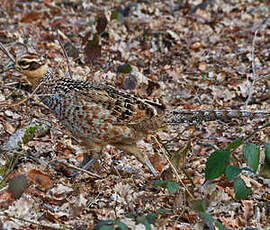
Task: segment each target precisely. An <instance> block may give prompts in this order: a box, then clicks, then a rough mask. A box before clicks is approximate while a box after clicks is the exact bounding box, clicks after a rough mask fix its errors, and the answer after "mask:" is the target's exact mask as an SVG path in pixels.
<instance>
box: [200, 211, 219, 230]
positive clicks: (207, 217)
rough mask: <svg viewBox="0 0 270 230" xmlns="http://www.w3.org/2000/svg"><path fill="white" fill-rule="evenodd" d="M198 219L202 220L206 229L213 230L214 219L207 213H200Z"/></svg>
mask: <svg viewBox="0 0 270 230" xmlns="http://www.w3.org/2000/svg"><path fill="white" fill-rule="evenodd" d="M200 217H201V218H202V219H203V221H204V223H205V224H206V225H207V227H208V228H209V229H210V230H214V229H215V227H214V218H213V217H212V216H211V215H209V214H208V213H205V212H203V213H200Z"/></svg>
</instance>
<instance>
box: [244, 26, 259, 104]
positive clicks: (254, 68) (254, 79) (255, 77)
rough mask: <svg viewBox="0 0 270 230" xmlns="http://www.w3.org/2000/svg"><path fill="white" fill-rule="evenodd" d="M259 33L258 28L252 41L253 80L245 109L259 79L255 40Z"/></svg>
mask: <svg viewBox="0 0 270 230" xmlns="http://www.w3.org/2000/svg"><path fill="white" fill-rule="evenodd" d="M257 33H258V30H256V31H255V34H254V38H253V41H252V50H251V55H252V75H253V81H252V83H251V84H250V87H249V89H248V98H247V100H246V102H245V109H246V108H247V106H248V103H249V102H250V100H251V97H252V94H253V89H254V85H255V82H256V81H257V74H256V65H255V58H254V50H255V40H256V36H257Z"/></svg>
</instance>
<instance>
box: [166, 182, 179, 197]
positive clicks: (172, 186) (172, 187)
mask: <svg viewBox="0 0 270 230" xmlns="http://www.w3.org/2000/svg"><path fill="white" fill-rule="evenodd" d="M167 188H168V190H169V192H170V194H171V195H173V194H174V193H176V192H177V191H178V190H179V184H178V183H176V182H174V181H168V183H167Z"/></svg>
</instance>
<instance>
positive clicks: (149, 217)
mask: <svg viewBox="0 0 270 230" xmlns="http://www.w3.org/2000/svg"><path fill="white" fill-rule="evenodd" d="M146 219H147V221H148V223H150V224H154V223H155V220H156V219H157V214H156V213H149V214H147V215H146Z"/></svg>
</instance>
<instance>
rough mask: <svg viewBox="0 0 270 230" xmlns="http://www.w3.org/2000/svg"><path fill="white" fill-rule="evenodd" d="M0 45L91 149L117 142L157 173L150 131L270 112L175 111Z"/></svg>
mask: <svg viewBox="0 0 270 230" xmlns="http://www.w3.org/2000/svg"><path fill="white" fill-rule="evenodd" d="M0 48H1V50H2V51H3V52H4V53H5V54H6V55H7V56H8V57H9V58H10V59H11V61H12V64H11V65H10V68H12V69H15V70H16V71H18V72H19V73H21V74H23V75H25V76H26V78H27V80H28V82H29V83H30V84H31V85H32V86H33V89H34V91H35V93H36V94H37V95H38V97H39V99H40V100H41V102H42V103H43V104H45V105H46V106H47V107H48V108H49V109H50V110H51V111H52V113H53V114H54V116H55V117H56V118H57V119H58V120H59V121H60V122H61V123H62V124H63V125H64V126H65V127H66V128H67V129H68V130H69V131H70V132H71V134H72V135H73V136H74V137H75V138H77V139H79V140H80V141H81V144H82V146H84V147H85V148H86V149H87V151H88V152H91V153H92V154H93V155H96V154H97V155H100V154H101V153H102V150H103V148H104V147H105V146H107V145H112V146H114V147H116V148H117V149H119V150H122V151H124V152H125V153H127V154H130V155H133V156H135V157H136V158H137V159H138V160H139V161H140V162H141V163H143V164H145V165H146V166H147V167H148V168H149V170H150V171H151V172H152V174H153V175H154V176H156V175H157V171H156V169H155V168H154V167H153V165H152V164H151V162H150V160H149V158H148V155H147V154H146V153H145V152H143V151H141V149H140V148H139V147H138V145H137V143H138V141H140V140H142V139H143V138H144V137H146V136H147V135H148V134H150V133H154V132H156V131H157V130H159V129H162V128H166V127H167V126H168V124H175V123H186V122H187V123H194V122H199V121H210V120H221V119H223V118H229V119H231V118H233V117H235V118H239V117H252V116H256V115H258V114H264V115H265V114H266V115H268V116H269V114H270V113H268V112H264V111H259V112H250V111H246V110H177V111H173V112H172V111H168V110H167V109H166V106H164V105H163V104H162V103H157V102H154V101H151V100H148V99H143V98H141V97H139V96H136V95H134V94H131V93H128V92H125V91H121V90H119V89H117V88H115V87H113V86H110V85H108V84H102V83H97V82H93V81H84V80H74V79H72V78H68V77H65V76H57V75H56V74H54V72H53V69H50V68H49V67H48V65H47V61H46V59H45V58H42V57H41V56H40V55H38V54H36V53H30V52H25V53H23V54H22V55H19V56H17V57H16V58H14V57H13V56H12V55H11V54H10V53H9V52H8V51H7V50H6V49H5V48H4V46H3V45H2V44H1V43H0ZM86 155H87V154H85V158H86Z"/></svg>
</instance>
